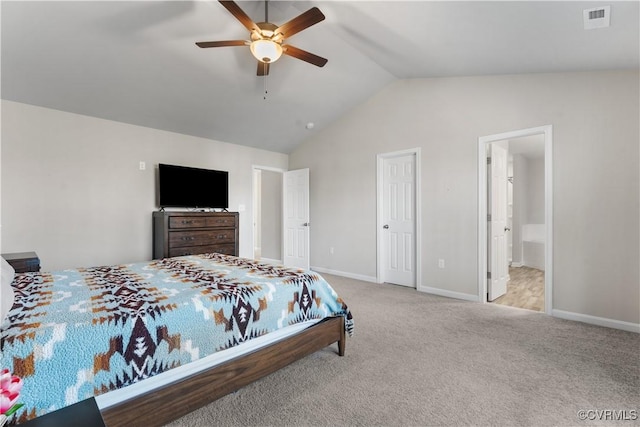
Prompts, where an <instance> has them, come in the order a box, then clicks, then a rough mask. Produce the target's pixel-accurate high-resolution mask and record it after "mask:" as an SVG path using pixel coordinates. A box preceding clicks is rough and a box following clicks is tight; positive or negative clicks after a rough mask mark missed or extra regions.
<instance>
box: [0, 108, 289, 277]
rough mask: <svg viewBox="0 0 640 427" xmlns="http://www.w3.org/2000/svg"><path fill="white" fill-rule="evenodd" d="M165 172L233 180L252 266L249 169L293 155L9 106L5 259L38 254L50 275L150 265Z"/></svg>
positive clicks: (279, 164) (277, 164)
mask: <svg viewBox="0 0 640 427" xmlns="http://www.w3.org/2000/svg"><path fill="white" fill-rule="evenodd" d="M140 161H145V162H146V165H147V168H146V170H144V171H140V170H139V168H138V165H139V162H140ZM158 163H171V164H178V165H185V166H194V167H202V168H211V169H220V170H227V171H229V206H230V210H237V209H238V207H239V205H241V204H243V205H245V206H246V211H244V212H241V213H240V243H239V244H240V255H241V256H247V257H252V254H253V249H252V210H251V208H252V205H253V202H252V194H251V186H252V164H255V163H259V164H261V165H265V166H270V167H274V168H282V169H286V168H287V163H288V156H287V155H285V154H280V153H274V152H269V151H264V150H257V149H254V148H249V147H243V146H239V145H234V144H228V143H224V142H219V141H214V140H209V139H204V138H197V137H191V136H186V135H180V134H176V133H171V132H165V131H159V130H155V129H150V128H145V127H140V126H133V125H129V124H124V123H118V122H113V121H108V120H102V119H96V118H92V117H87V116H81V115H77V114H71V113H66V112H62V111H57V110H51V109H47V108H41V107H35V106H31V105H26V104H20V103H15V102H10V101H4V100H3V101H2V164H1V167H2V169H1V176H2V180H1V182H2V192H1V199H2V221H3V223H2V250H3V252H22V251H36V252H37V253H38V255H39V257H40V260H41V262H42V267H43V269H45V270H52V269H60V268H68V267H79V266H91V265H104V264H114V263H124V262H134V261H143V260H149V259H151V257H152V220H151V214H152V212H153V211H154V210H157V205H156V197H155V194H156V169H157V165H158Z"/></svg>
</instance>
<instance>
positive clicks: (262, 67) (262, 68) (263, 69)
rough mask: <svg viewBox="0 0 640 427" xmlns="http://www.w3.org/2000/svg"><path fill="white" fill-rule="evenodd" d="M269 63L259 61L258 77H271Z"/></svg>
mask: <svg viewBox="0 0 640 427" xmlns="http://www.w3.org/2000/svg"><path fill="white" fill-rule="evenodd" d="M269 65H270V64H269V63H267V62H262V61H258V75H259V76H268V75H269Z"/></svg>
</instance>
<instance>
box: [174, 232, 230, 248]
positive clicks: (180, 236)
mask: <svg viewBox="0 0 640 427" xmlns="http://www.w3.org/2000/svg"><path fill="white" fill-rule="evenodd" d="M235 238H236V230H234V229H215V230H198V231H195V230H194V231H172V232H170V233H169V248H178V247H185V246H204V245H213V244H218V243H230V242H234V241H235Z"/></svg>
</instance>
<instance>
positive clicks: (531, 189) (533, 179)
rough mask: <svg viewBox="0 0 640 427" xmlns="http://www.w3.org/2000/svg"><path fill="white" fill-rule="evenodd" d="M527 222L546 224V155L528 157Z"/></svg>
mask: <svg viewBox="0 0 640 427" xmlns="http://www.w3.org/2000/svg"><path fill="white" fill-rule="evenodd" d="M527 163H528V167H527V176H526V178H525V179H526V182H527V194H526V197H527V199H528V202H527V213H526V215H527V219H526V221H527V224H544V157H543V158H539V159H538V158H535V159H527Z"/></svg>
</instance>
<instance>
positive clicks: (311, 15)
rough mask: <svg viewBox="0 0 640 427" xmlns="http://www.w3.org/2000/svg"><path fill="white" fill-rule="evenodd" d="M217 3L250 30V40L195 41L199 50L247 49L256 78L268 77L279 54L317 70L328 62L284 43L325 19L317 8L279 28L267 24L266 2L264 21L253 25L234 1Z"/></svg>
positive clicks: (266, 3)
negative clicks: (313, 66) (239, 47)
mask: <svg viewBox="0 0 640 427" xmlns="http://www.w3.org/2000/svg"><path fill="white" fill-rule="evenodd" d="M220 3H221V4H222V5H223V6H224V7H225V8H226V9H227V10H228V11H229V12H231V14H232V15H233V16H235V17H236V19H237V20H238V21H240V23H242V25H244V26H245V28H246V29H247V30H249V33H250V34H249V35H250V38H251V40H223V41H214V42H197V43H196V45H197V46H198V47H201V48H209V47H224V46H249V47H250V49H251V53H252V54H253V56H254V57H255V58H256V59H257V60H258V75H259V76H266V75H268V74H269V66H270V64H271V63H273V62H275V61H277V60H278V58H280V56H281V55H282V54H285V55H289V56H292V57H294V58H298V59H301V60H303V61H305V62H308V63H310V64H313V65H316V66H318V67H323V66H324V65H325V64H326V63H327V60H326V59H325V58H322V57H320V56H318V55H314V54H313V53H310V52H307V51H305V50H302V49H299V48H297V47H295V46H291V45H290V44H285V41H286V39H288V38H289V37H291V36H293V35H294V34H297V33H299V32H300V31H302V30H304V29H307V28H309V27H311V26H312V25H315V24H317V23H318V22H320V21H322V20H324V18H325V16H324V15H323V14H322V12H320V9H318V8H317V7H312V8H311V9H309V10H307V11H306V12H304V13H303V14H301V15H298V16H297V17H295V18H293V19H292V20H290V21H288V22H286V23H284V24H282V25H280V26H278V25H275V24H272V23H271V22H269V2H268V0H266V1H265V5H264V11H265V13H264V14H265V17H264V22H258V23H255V22H253V21H252V20H251V18H249V16H248V15H247V14H246V13H244V11H243V10H242V9H241V8H240V6H238V5H237V4H236V2H234V1H222V0H220Z"/></svg>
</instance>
